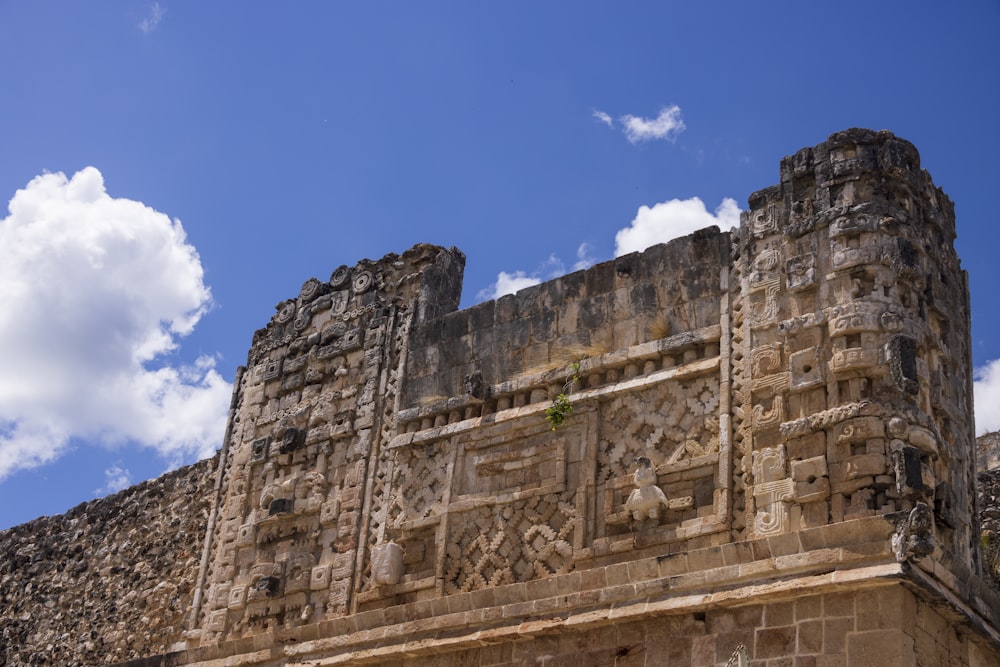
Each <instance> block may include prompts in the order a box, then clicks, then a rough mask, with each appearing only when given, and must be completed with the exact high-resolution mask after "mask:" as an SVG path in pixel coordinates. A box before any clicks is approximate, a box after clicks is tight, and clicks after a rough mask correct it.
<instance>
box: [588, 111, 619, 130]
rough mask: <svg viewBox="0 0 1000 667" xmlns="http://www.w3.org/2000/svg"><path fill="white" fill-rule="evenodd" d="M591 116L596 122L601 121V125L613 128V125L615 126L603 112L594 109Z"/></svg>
mask: <svg viewBox="0 0 1000 667" xmlns="http://www.w3.org/2000/svg"><path fill="white" fill-rule="evenodd" d="M593 116H594V118H596V119H597V120H599V121H601V122H602V123H604V124H605V125H607V126H608V127H614V125H615V122H614V121H613V120H611V116H610V115H608V114H607V113H605V112H603V111H600V110H598V109H594V113H593Z"/></svg>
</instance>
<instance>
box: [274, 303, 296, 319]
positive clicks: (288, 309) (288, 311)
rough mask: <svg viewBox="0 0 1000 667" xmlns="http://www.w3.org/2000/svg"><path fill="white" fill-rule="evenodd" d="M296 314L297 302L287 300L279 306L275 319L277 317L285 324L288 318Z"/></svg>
mask: <svg viewBox="0 0 1000 667" xmlns="http://www.w3.org/2000/svg"><path fill="white" fill-rule="evenodd" d="M294 315H295V302H294V301H285V302H284V303H282V304H281V305H280V306H278V314H277V315H275V319H277V320H278V322H280V323H282V324H284V323H285V322H287V321H288V320H290V319H292V317H293V316H294Z"/></svg>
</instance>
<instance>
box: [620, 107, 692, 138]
mask: <svg viewBox="0 0 1000 667" xmlns="http://www.w3.org/2000/svg"><path fill="white" fill-rule="evenodd" d="M618 120H619V122H621V124H622V126H623V127H624V132H625V138H626V139H628V140H629V141H630V142H631V143H633V144H637V143H639V142H640V141H650V140H652V139H666V140H667V141H673V140H674V139H676V138H677V135H678V134H680V133H681V132H683V131H684V127H685V126H684V121H683V120H682V119H681V108H680V107H679V106H677V105H676V104H675V105H673V106H670V107H664V108H662V109H660V115H658V116H657V117H656V118H641V117H639V116H632V115H625V116H622V117H621V118H619V119H618Z"/></svg>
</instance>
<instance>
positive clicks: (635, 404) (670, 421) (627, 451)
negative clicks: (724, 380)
mask: <svg viewBox="0 0 1000 667" xmlns="http://www.w3.org/2000/svg"><path fill="white" fill-rule="evenodd" d="M718 409H719V379H718V377H717V376H712V375H709V376H702V377H698V378H694V379H691V380H687V381H684V382H670V383H664V384H663V385H660V386H658V387H657V388H656V389H654V390H645V391H640V392H636V393H633V394H629V395H626V396H622V397H619V398H616V399H614V400H612V401H610V402H609V403H608V404H607V405H606V407H604V408H603V410H604V416H603V418H602V420H601V447H600V449H599V451H598V475H597V478H598V479H597V481H598V483H600V482H604V481H607V480H608V479H610V478H612V477H621V476H624V475H628V474H630V473H631V472H632V470H633V462H634V461H635V460H636V459H637V458H639V457H641V456H644V457H646V458H648V459H649V460H650V462H651V463H652V464H653V465H654V466H659V465H663V464H664V463H673V462H677V461H681V460H683V459H687V458H692V457H697V456H704V455H706V454H711V453H714V452H717V451H719V416H718Z"/></svg>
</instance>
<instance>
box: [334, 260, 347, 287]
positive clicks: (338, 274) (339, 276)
mask: <svg viewBox="0 0 1000 667" xmlns="http://www.w3.org/2000/svg"><path fill="white" fill-rule="evenodd" d="M350 278H351V269H350V267H349V266H347V265H346V264H344V265H343V266H339V267H337V268H336V269H334V271H333V273H332V274H331V275H330V286H331V287H340V286H342V285H344V284H345V283H346V282H347V281H348V280H350Z"/></svg>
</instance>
